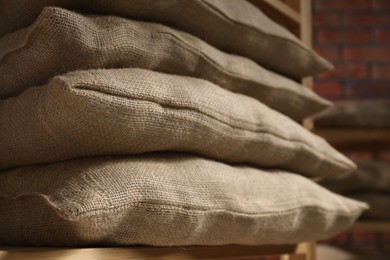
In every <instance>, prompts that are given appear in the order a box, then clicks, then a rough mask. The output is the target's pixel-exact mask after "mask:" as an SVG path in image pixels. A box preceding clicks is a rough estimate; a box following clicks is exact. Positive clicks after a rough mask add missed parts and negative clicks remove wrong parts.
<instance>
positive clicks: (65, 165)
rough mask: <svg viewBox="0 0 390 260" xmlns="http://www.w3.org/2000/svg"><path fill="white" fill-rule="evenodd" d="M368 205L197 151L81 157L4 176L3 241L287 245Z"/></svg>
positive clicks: (0, 200)
mask: <svg viewBox="0 0 390 260" xmlns="http://www.w3.org/2000/svg"><path fill="white" fill-rule="evenodd" d="M365 208H366V205H364V204H363V203H360V202H357V201H353V200H350V199H347V198H343V197H341V196H339V195H336V194H333V193H331V192H329V191H328V190H326V189H324V188H322V187H320V186H318V185H317V184H315V183H314V182H312V181H310V180H308V179H307V178H304V177H301V176H299V175H296V174H291V173H287V172H281V171H268V172H267V171H263V170H258V169H255V168H249V167H244V166H242V167H231V166H228V165H224V164H222V163H219V162H216V161H212V160H206V159H201V158H196V157H193V156H190V155H180V154H159V155H144V156H134V157H126V158H96V159H85V160H74V161H67V162H61V163H57V164H52V165H45V166H34V167H25V168H19V169H17V170H13V171H10V172H5V173H2V174H0V244H2V245H37V246H109V245H132V244H145V245H154V246H179V245H221V244H246V245H256V244H285V243H296V242H300V241H307V240H317V239H323V238H325V237H329V236H332V235H334V234H335V233H338V232H340V231H342V230H344V229H346V228H347V227H348V226H349V225H351V224H352V223H353V221H354V220H355V219H356V218H357V217H358V216H359V215H360V214H361V212H362V211H363V210H364V209H365Z"/></svg>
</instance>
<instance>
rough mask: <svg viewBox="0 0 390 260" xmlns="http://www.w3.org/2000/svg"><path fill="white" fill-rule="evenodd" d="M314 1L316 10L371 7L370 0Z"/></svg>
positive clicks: (366, 8)
mask: <svg viewBox="0 0 390 260" xmlns="http://www.w3.org/2000/svg"><path fill="white" fill-rule="evenodd" d="M385 1H386V0H385ZM315 2H316V4H315V8H316V9H317V10H339V9H342V10H345V11H349V10H368V9H369V8H370V7H371V5H370V0H317V1H315Z"/></svg>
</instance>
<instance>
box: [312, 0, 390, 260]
mask: <svg viewBox="0 0 390 260" xmlns="http://www.w3.org/2000/svg"><path fill="white" fill-rule="evenodd" d="M312 8H313V47H314V48H315V50H316V51H317V52H319V53H320V54H321V55H322V56H324V57H325V58H326V59H328V60H330V61H332V62H333V64H334V65H335V67H336V69H335V70H334V71H332V72H328V73H325V74H322V75H320V76H317V77H316V78H315V79H314V89H315V91H317V92H318V93H319V94H320V95H322V96H324V97H326V98H328V99H330V100H332V101H334V102H335V103H336V105H337V104H344V103H345V101H348V102H349V105H348V106H345V107H344V109H341V110H339V111H338V112H340V111H344V112H346V114H348V113H349V114H348V115H344V117H341V116H340V115H339V117H338V118H336V119H335V118H333V119H334V120H333V122H334V125H332V120H328V121H326V122H325V121H324V124H323V125H322V124H315V127H316V129H315V131H318V132H319V133H320V134H321V135H323V136H324V137H325V138H327V139H328V140H330V141H331V142H333V145H335V146H336V147H337V148H338V149H339V150H342V151H343V153H345V154H346V155H347V156H349V157H350V158H352V159H353V160H354V161H356V162H357V163H362V164H363V165H366V166H367V165H370V166H369V167H366V170H365V173H364V174H365V176H370V175H371V178H373V179H374V178H377V180H373V183H374V184H373V187H372V191H369V190H370V187H360V188H357V189H356V190H353V189H352V188H351V189H350V190H349V191H348V192H349V193H347V194H344V195H346V196H348V195H349V194H351V196H356V195H359V196H361V194H364V196H367V194H369V195H370V196H371V197H372V194H375V195H378V194H379V195H378V196H377V197H379V196H381V202H380V203H379V202H378V205H379V206H376V205H372V206H371V208H372V209H374V210H377V208H379V209H380V211H381V212H380V214H379V215H378V214H376V215H375V214H371V215H370V214H368V215H369V216H364V217H362V219H360V220H359V221H358V223H357V224H356V225H355V226H354V227H353V228H352V229H351V230H349V231H348V232H345V233H344V234H341V235H339V236H337V237H334V238H332V239H330V240H328V241H324V242H323V243H324V244H327V245H331V246H332V247H330V246H326V245H323V246H320V247H319V249H318V259H320V260H321V259H324V260H325V259H390V258H389V257H390V256H389V253H390V229H389V225H390V224H389V223H390V216H389V208H390V199H386V198H390V194H389V192H390V190H389V187H385V184H386V183H389V180H388V179H389V178H390V172H389V169H390V168H389V167H388V165H389V163H390V147H389V136H390V128H388V126H389V123H390V111H389V105H388V104H389V103H388V102H389V100H390V1H389V0H313V1H312ZM340 102H341V103H340ZM351 104H353V105H351ZM360 104H366V105H363V106H360V107H361V109H360V110H359V109H358V108H359V105H360ZM367 104H368V105H367ZM373 104H375V106H374V105H373ZM377 104H379V105H378V106H376V105H377ZM352 113H355V114H356V117H358V116H359V115H358V113H360V114H365V117H366V118H365V119H364V118H363V117H361V118H360V119H359V120H360V121H359V120H357V119H356V118H355V121H354V122H355V124H353V123H351V124H348V123H345V124H344V125H343V124H341V123H340V121H341V122H342V121H344V122H346V121H348V120H350V119H351V114H352ZM330 117H331V116H330ZM367 117H371V119H372V118H374V117H378V118H381V120H382V121H383V125H382V126H380V125H375V124H374V125H372V124H371V125H370V123H369V121H370V120H369V118H367ZM337 120H339V121H337ZM371 123H372V121H371ZM322 128H324V129H322ZM377 163H379V164H380V165H381V166H380V167H379V166H378V167H377V165H378V164H377ZM373 165H374V166H373ZM370 167H371V168H370ZM367 169H368V170H367ZM370 169H371V172H370ZM386 174H387V175H388V176H389V177H387V179H381V178H383V176H384V175H386ZM380 176H382V177H380ZM365 178H366V177H365ZM351 182H354V180H352V181H351V178H350V179H349V180H340V183H339V184H341V186H343V185H344V190H347V189H346V188H345V187H346V186H349V185H351ZM375 182H376V184H375ZM380 183H382V184H383V185H382V188H378V187H379V186H380V185H381V184H380ZM335 185H336V186H337V183H336V184H335V183H330V184H329V185H328V183H327V184H326V185H325V186H327V187H330V188H334V187H336V186H335ZM339 186H340V185H339ZM374 186H375V187H374ZM335 189H336V191H338V190H337V188H334V190H335ZM338 189H339V191H340V192H341V193H342V192H343V189H340V187H339V188H338ZM383 198H385V199H383ZM363 199H364V197H363ZM377 200H378V201H379V199H377ZM370 202H371V201H369V203H370ZM372 203H376V202H372ZM382 211H383V212H382ZM345 250H348V251H345Z"/></svg>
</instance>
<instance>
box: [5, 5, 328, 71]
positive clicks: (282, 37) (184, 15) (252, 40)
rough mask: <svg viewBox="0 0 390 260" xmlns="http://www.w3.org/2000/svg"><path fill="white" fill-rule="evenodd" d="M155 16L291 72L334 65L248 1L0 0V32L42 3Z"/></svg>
mask: <svg viewBox="0 0 390 260" xmlns="http://www.w3.org/2000/svg"><path fill="white" fill-rule="evenodd" d="M49 5H53V6H60V7H65V8H70V9H76V10H83V11H85V12H93V13H98V14H109V15H117V16H123V17H127V18H131V19H139V20H144V21H152V22H159V23H163V24H167V25H169V26H172V27H174V28H177V29H180V30H183V31H186V32H188V33H191V34H193V35H195V36H197V37H199V38H201V39H203V40H204V41H207V42H209V43H210V44H211V45H214V46H216V47H217V48H220V49H222V50H224V51H226V52H231V53H236V54H239V55H242V56H245V57H249V58H251V59H253V60H255V61H257V62H258V63H259V64H261V65H263V66H265V67H266V68H269V69H271V70H274V71H277V72H279V73H281V74H284V75H288V76H290V77H293V78H302V77H303V76H307V75H310V74H314V73H317V72H321V71H324V70H329V69H332V68H333V66H332V65H331V64H330V63H329V62H328V61H326V60H324V59H323V58H321V57H320V56H318V54H316V53H315V52H313V51H312V50H311V49H309V48H308V47H307V46H305V45H304V44H303V43H302V42H300V41H299V40H298V39H297V38H296V37H295V36H294V35H292V34H291V33H290V32H289V31H287V30H286V29H284V28H283V27H281V26H280V25H278V24H276V23H275V22H273V21H272V20H270V19H269V18H268V17H266V16H265V15H264V14H263V13H262V12H261V11H260V10H258V9H257V8H256V7H254V6H253V5H252V4H250V3H248V2H246V1H237V0H235V1H226V0H201V1H197V0H181V1H177V0H131V1H128V0H111V1H106V0H94V1H79V0H40V1H30V0H18V1H15V0H2V1H0V36H1V35H2V34H5V33H10V32H11V31H14V30H18V29H21V28H23V27H25V26H28V25H30V24H31V23H32V22H33V21H34V20H35V19H36V18H37V17H38V15H39V13H40V12H41V11H42V9H43V8H44V7H45V6H49Z"/></svg>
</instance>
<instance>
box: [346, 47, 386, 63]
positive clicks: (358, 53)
mask: <svg viewBox="0 0 390 260" xmlns="http://www.w3.org/2000/svg"><path fill="white" fill-rule="evenodd" d="M343 58H344V59H345V60H356V61H390V46H387V47H378V46H376V47H350V48H346V49H344V51H343Z"/></svg>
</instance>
